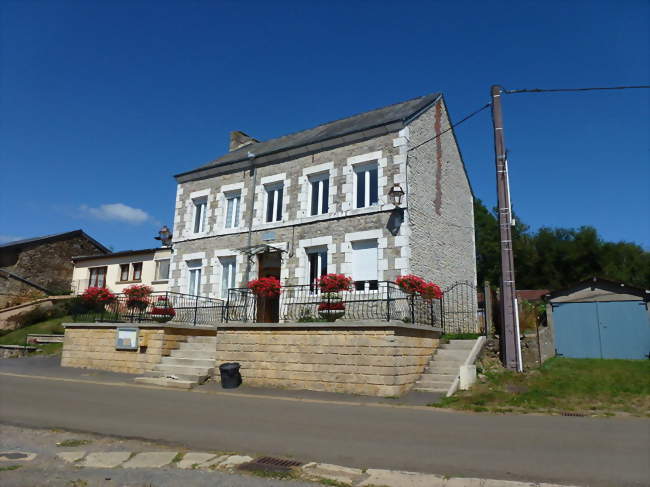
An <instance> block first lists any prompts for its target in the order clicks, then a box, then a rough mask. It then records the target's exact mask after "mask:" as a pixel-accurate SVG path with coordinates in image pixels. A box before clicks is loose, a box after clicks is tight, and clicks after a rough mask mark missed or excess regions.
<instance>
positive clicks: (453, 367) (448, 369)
mask: <svg viewBox="0 0 650 487" xmlns="http://www.w3.org/2000/svg"><path fill="white" fill-rule="evenodd" d="M461 365H462V364H448V363H445V362H440V363H434V364H432V365H430V366H428V367H427V368H426V369H425V371H426V372H427V373H436V374H454V375H456V374H458V373H459V370H460V366H461Z"/></svg>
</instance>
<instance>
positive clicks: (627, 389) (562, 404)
mask: <svg viewBox="0 0 650 487" xmlns="http://www.w3.org/2000/svg"><path fill="white" fill-rule="evenodd" d="M430 406H434V407H448V408H453V409H462V410H470V411H476V412H488V411H489V412H494V413H508V412H546V413H562V412H574V413H584V414H587V415H602V416H611V415H613V414H621V413H622V414H631V415H634V416H646V417H650V361H649V360H600V359H569V358H560V357H556V358H552V359H550V360H548V361H547V362H546V363H545V364H544V365H543V366H542V367H541V368H540V369H536V370H532V371H529V372H526V373H523V374H518V373H515V372H511V371H506V370H499V371H489V372H486V379H485V381H484V382H482V383H477V384H476V385H475V386H474V387H473V388H472V389H471V390H469V391H462V392H459V393H457V394H456V395H454V396H452V397H447V398H443V399H442V400H441V401H440V402H438V403H434V404H430Z"/></svg>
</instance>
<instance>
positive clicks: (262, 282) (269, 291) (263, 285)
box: [247, 277, 282, 298]
mask: <svg viewBox="0 0 650 487" xmlns="http://www.w3.org/2000/svg"><path fill="white" fill-rule="evenodd" d="M247 286H248V289H250V290H251V291H253V293H255V295H256V296H260V297H263V298H275V297H277V296H279V295H280V293H281V292H282V290H281V288H280V281H279V279H278V278H277V277H260V278H259V279H253V280H252V281H250V282H249V283H248V284H247Z"/></svg>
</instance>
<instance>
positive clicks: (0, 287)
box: [0, 235, 104, 306]
mask: <svg viewBox="0 0 650 487" xmlns="http://www.w3.org/2000/svg"><path fill="white" fill-rule="evenodd" d="M103 253H104V252H103V251H101V250H99V249H98V248H97V246H96V245H95V244H93V243H92V242H91V241H89V240H88V239H87V238H85V237H84V236H82V235H77V236H71V237H67V238H62V239H55V240H45V241H44V242H40V241H38V240H36V241H34V242H31V243H26V244H24V245H21V246H17V247H11V246H9V247H6V248H2V249H0V269H2V270H5V271H7V272H11V273H13V274H16V275H18V276H20V277H22V278H23V279H27V280H28V281H30V282H33V283H35V284H37V285H39V286H42V287H44V288H45V289H48V290H50V291H53V292H55V293H56V292H61V291H69V290H70V284H71V280H72V268H73V265H72V257H74V256H78V255H94V254H103ZM28 289H29V286H27V285H26V284H25V283H22V282H20V281H17V280H16V279H12V278H4V277H3V278H1V279H0V306H1V305H3V304H4V303H5V302H8V301H10V300H11V299H12V297H13V296H15V295H19V294H21V293H24V292H25V291H26V290H28ZM32 289H33V288H32Z"/></svg>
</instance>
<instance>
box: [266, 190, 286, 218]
mask: <svg viewBox="0 0 650 487" xmlns="http://www.w3.org/2000/svg"><path fill="white" fill-rule="evenodd" d="M265 188H266V221H267V222H280V221H282V193H283V189H284V187H283V184H282V183H280V184H273V185H268V186H265Z"/></svg>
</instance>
